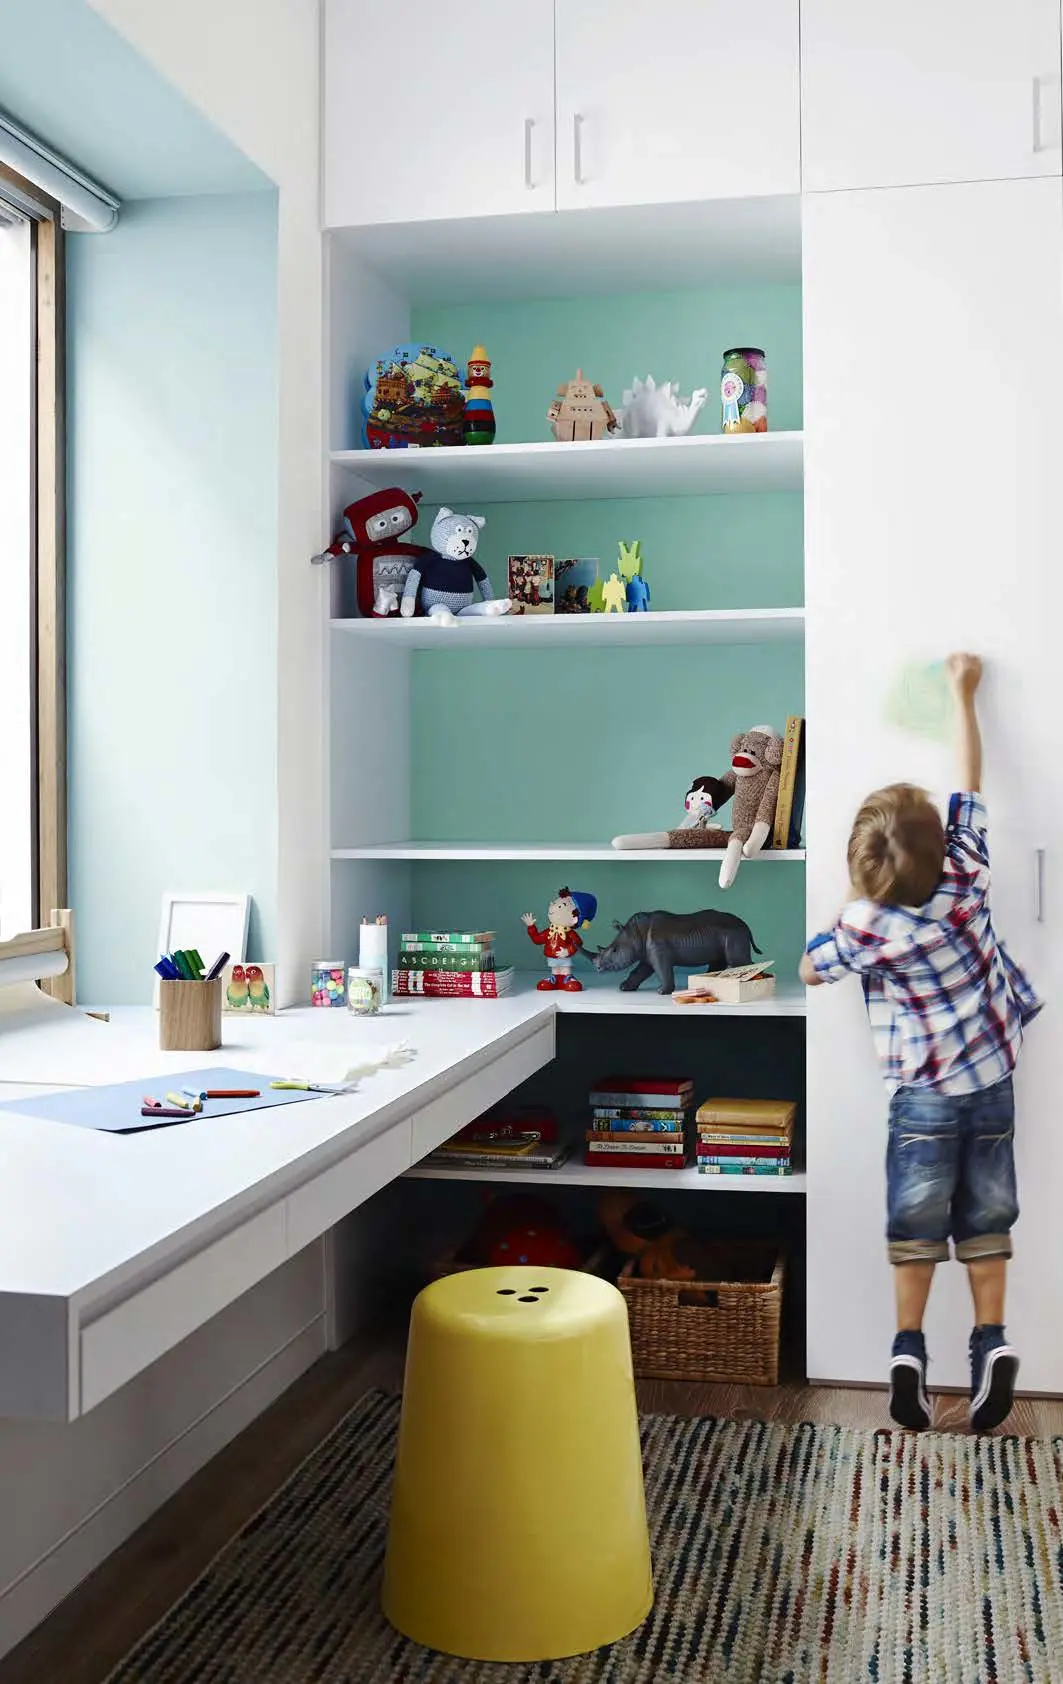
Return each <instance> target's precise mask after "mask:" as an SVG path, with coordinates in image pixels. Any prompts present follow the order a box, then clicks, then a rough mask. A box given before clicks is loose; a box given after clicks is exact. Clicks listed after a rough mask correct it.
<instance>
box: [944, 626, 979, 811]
mask: <svg viewBox="0 0 1063 1684" xmlns="http://www.w3.org/2000/svg"><path fill="white" fill-rule="evenodd" d="M946 665H947V667H948V674H949V680H950V682H951V684H952V693H953V695H954V696H955V698H956V729H957V742H956V748H957V758H958V762H959V764H958V772H959V788H960V789H961V790H964V791H972V792H975V793H979V792H980V791H981V788H982V733H981V731H980V730H979V727H978V714H977V711H976V709H975V701H974V698H975V693H976V692H977V689H978V686H979V684H980V683H981V679H982V661H981V657H980V656H978V655H968V654H962V653H961V654H955V655H950V656H949V658H948V661H947V662H946Z"/></svg>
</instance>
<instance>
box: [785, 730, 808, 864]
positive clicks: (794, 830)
mask: <svg viewBox="0 0 1063 1684" xmlns="http://www.w3.org/2000/svg"><path fill="white" fill-rule="evenodd" d="M807 735H808V733H807V728H806V725H805V722H804V721H802V723H801V741H800V743H799V744H798V748H797V772H796V774H795V776H794V800H793V807H792V808H791V811H790V836H789V846H790V847H791V848H799V847H800V846H801V843H802V841H803V839H804V828H805V743H806V740H807Z"/></svg>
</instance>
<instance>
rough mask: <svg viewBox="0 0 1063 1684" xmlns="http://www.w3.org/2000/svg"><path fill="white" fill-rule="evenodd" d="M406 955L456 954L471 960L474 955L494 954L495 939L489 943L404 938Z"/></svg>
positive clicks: (403, 948) (403, 944) (403, 947)
mask: <svg viewBox="0 0 1063 1684" xmlns="http://www.w3.org/2000/svg"><path fill="white" fill-rule="evenodd" d="M402 951H403V952H404V953H456V954H459V955H462V954H464V955H466V956H467V957H468V958H470V959H471V957H472V955H473V954H474V953H493V952H494V937H493V936H492V937H491V939H490V940H488V941H423V940H421V939H420V938H417V939H412V938H410V937H407V936H403V938H402Z"/></svg>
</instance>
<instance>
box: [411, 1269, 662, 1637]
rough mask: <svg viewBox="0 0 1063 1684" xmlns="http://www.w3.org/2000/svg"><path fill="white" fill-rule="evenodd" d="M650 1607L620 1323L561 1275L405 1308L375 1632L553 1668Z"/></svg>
mask: <svg viewBox="0 0 1063 1684" xmlns="http://www.w3.org/2000/svg"><path fill="white" fill-rule="evenodd" d="M652 1606H653V1577H652V1568H651V1564H650V1548H649V1535H648V1532H647V1528H646V1506H645V1498H644V1495H643V1487H642V1458H641V1453H640V1448H639V1436H638V1417H637V1414H636V1408H635V1384H634V1378H633V1375H632V1370H631V1341H630V1336H629V1333H628V1320H627V1309H626V1307H625V1304H624V1300H623V1298H622V1297H621V1295H620V1293H619V1292H617V1290H616V1288H615V1287H614V1286H610V1285H609V1283H608V1282H607V1281H603V1280H599V1279H598V1278H597V1277H596V1276H593V1275H584V1274H579V1273H576V1272H575V1271H572V1270H568V1269H535V1268H516V1267H514V1268H505V1269H473V1270H469V1271H468V1272H466V1273H464V1274H459V1275H451V1276H449V1277H448V1278H447V1279H445V1280H440V1281H436V1282H435V1283H434V1284H433V1285H432V1286H429V1287H427V1288H426V1289H425V1291H424V1292H422V1293H421V1294H420V1296H419V1297H418V1299H417V1301H416V1303H415V1304H414V1307H413V1319H412V1323H411V1326H410V1345H409V1352H408V1355H407V1359H406V1385H405V1392H404V1396H403V1404H402V1423H401V1426H400V1429H399V1443H398V1455H397V1461H396V1468H395V1492H394V1497H393V1500H392V1509H391V1531H390V1534H389V1537H388V1549H387V1561H386V1566H385V1571H384V1593H383V1607H384V1613H385V1615H386V1617H387V1619H388V1620H389V1621H390V1622H391V1624H392V1625H393V1626H394V1627H395V1629H396V1630H397V1631H399V1632H401V1633H402V1635H403V1636H404V1637H409V1638H412V1640H413V1641H414V1642H415V1643H421V1644H423V1645H424V1646H425V1647H426V1648H429V1649H438V1650H442V1651H443V1653H444V1654H448V1655H457V1656H460V1657H461V1658H463V1659H465V1660H476V1661H546V1660H561V1659H562V1658H563V1657H565V1656H566V1655H578V1654H583V1653H584V1652H585V1651H587V1650H589V1649H597V1648H599V1647H600V1646H602V1645H603V1644H607V1643H615V1642H616V1641H617V1640H618V1639H619V1638H621V1637H626V1636H627V1634H628V1633H629V1632H630V1631H633V1630H634V1629H635V1627H636V1626H637V1625H639V1624H641V1622H642V1621H643V1620H644V1619H645V1618H646V1615H647V1614H648V1613H649V1611H650V1608H651V1607H652Z"/></svg>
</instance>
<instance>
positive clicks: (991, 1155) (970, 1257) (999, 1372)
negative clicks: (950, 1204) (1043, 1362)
mask: <svg viewBox="0 0 1063 1684" xmlns="http://www.w3.org/2000/svg"><path fill="white" fill-rule="evenodd" d="M1014 1137H1015V1100H1014V1096H1013V1094H1012V1086H1011V1078H1010V1077H1008V1078H1007V1080H1006V1081H1003V1082H998V1083H997V1085H996V1086H995V1087H992V1088H988V1089H986V1091H985V1092H984V1093H981V1094H976V1095H971V1096H970V1097H969V1098H968V1099H966V1100H965V1103H964V1115H963V1138H962V1149H961V1154H960V1175H959V1180H958V1183H957V1188H956V1198H955V1204H954V1220H953V1234H954V1236H955V1240H956V1256H957V1258H958V1259H959V1261H960V1262H962V1263H966V1265H967V1274H968V1279H969V1281H970V1287H971V1298H972V1299H973V1301H974V1322H975V1325H974V1331H973V1333H972V1334H971V1425H972V1426H973V1427H974V1428H975V1430H976V1431H978V1432H988V1431H990V1430H991V1429H992V1428H993V1427H998V1426H999V1425H1000V1424H1001V1422H1002V1421H1004V1420H1006V1418H1007V1416H1008V1415H1009V1414H1010V1413H1011V1406H1012V1402H1013V1400H1014V1394H1015V1380H1016V1377H1017V1375H1018V1371H1019V1358H1018V1355H1017V1353H1016V1351H1015V1350H1014V1349H1013V1347H1012V1346H1011V1345H1009V1344H1008V1342H1007V1339H1006V1337H1005V1334H1004V1299H1005V1291H1006V1286H1007V1270H1008V1259H1009V1257H1010V1256H1011V1229H1012V1226H1013V1225H1014V1223H1015V1221H1016V1220H1017V1218H1018V1214H1019V1203H1018V1195H1017V1191H1016V1186H1015V1151H1014Z"/></svg>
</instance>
